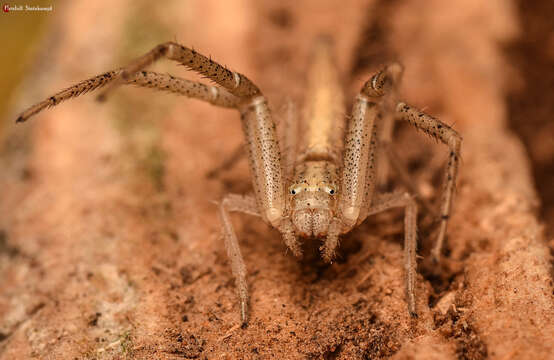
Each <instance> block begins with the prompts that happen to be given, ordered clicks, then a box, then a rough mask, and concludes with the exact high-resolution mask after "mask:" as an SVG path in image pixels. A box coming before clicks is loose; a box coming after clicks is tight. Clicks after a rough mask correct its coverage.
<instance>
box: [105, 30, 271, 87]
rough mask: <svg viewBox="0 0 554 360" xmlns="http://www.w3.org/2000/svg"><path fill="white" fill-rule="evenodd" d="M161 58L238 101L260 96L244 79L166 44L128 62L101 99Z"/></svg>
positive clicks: (208, 59)
mask: <svg viewBox="0 0 554 360" xmlns="http://www.w3.org/2000/svg"><path fill="white" fill-rule="evenodd" d="M161 58H167V59H169V60H174V61H176V62H178V63H180V64H181V65H184V66H185V67H187V68H188V69H190V70H192V71H194V72H197V73H198V74H200V75H203V76H205V77H206V78H208V79H210V80H212V81H213V82H215V83H217V84H218V85H219V86H221V87H223V88H225V89H227V90H228V91H229V92H230V93H231V94H233V95H235V96H238V97H240V98H250V97H252V96H254V95H258V94H260V90H259V89H258V87H256V85H254V84H253V83H252V82H251V81H250V80H249V79H248V78H247V77H246V76H244V75H242V74H240V73H237V72H234V71H231V70H229V69H227V68H226V67H224V66H222V65H220V64H218V63H217V62H215V61H213V60H212V59H211V58H209V57H206V56H204V55H202V54H200V53H199V52H197V51H196V50H194V49H191V48H188V47H185V46H183V45H180V44H178V43H176V42H171V41H170V42H166V43H163V44H160V45H158V46H156V47H155V48H153V49H152V50H150V51H149V52H147V53H146V54H145V55H143V56H141V57H139V58H137V59H135V60H134V61H133V62H131V63H130V64H129V65H128V66H127V67H125V68H124V69H123V71H122V73H121V76H120V79H119V80H118V81H116V82H113V83H112V84H111V85H110V86H109V87H108V88H106V90H105V91H104V93H103V94H102V95H101V96H106V94H107V93H108V92H110V91H112V90H113V89H114V88H116V87H117V86H118V85H121V84H123V83H124V82H125V81H126V80H128V79H129V78H131V77H132V75H133V74H135V73H137V72H139V71H141V70H142V69H144V68H146V67H147V66H149V65H151V64H153V63H154V62H156V61H157V60H159V59H161Z"/></svg>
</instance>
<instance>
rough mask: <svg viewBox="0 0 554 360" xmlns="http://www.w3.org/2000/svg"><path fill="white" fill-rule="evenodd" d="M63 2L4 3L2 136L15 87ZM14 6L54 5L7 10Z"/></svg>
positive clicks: (0, 97)
mask: <svg viewBox="0 0 554 360" xmlns="http://www.w3.org/2000/svg"><path fill="white" fill-rule="evenodd" d="M59 3H63V2H61V1H54V0H33V1H30V2H19V1H18V2H3V3H2V10H0V11H1V13H0V34H2V35H1V36H2V45H1V46H0V48H1V51H0V79H1V85H0V135H2V132H3V129H4V125H5V123H1V121H2V119H4V120H3V121H4V122H5V121H8V120H9V119H8V118H7V117H6V116H5V115H6V111H7V107H8V104H9V103H10V100H11V97H12V96H13V95H14V90H15V89H16V87H17V85H18V84H19V82H20V81H21V79H22V78H23V76H24V74H25V72H26V70H27V69H28V67H29V66H31V65H32V62H31V61H30V60H29V59H32V58H33V57H32V53H33V51H35V50H36V47H35V45H36V44H37V42H38V41H39V40H40V38H41V35H42V33H43V32H42V31H41V30H43V29H44V28H45V27H46V26H48V24H49V22H50V21H51V20H52V19H53V18H54V14H55V13H56V6H57V5H59ZM5 4H7V5H10V6H23V7H25V5H29V6H39V7H49V6H50V5H51V6H52V11H10V12H4V11H3V7H4V5H5ZM0 137H1V136H0Z"/></svg>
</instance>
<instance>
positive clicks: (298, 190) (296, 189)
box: [289, 186, 302, 195]
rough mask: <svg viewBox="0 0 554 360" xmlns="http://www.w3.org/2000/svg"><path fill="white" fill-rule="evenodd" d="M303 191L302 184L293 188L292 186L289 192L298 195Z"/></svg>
mask: <svg viewBox="0 0 554 360" xmlns="http://www.w3.org/2000/svg"><path fill="white" fill-rule="evenodd" d="M301 191H302V186H295V187H291V188H290V191H289V193H290V194H291V195H296V194H298V193H299V192H301Z"/></svg>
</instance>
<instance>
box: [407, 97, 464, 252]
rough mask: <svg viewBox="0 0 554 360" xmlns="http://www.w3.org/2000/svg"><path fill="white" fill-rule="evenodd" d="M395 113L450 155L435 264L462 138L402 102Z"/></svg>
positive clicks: (448, 207)
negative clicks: (445, 146)
mask: <svg viewBox="0 0 554 360" xmlns="http://www.w3.org/2000/svg"><path fill="white" fill-rule="evenodd" d="M396 112H397V113H398V115H399V117H400V118H401V119H402V120H405V121H408V122H409V123H410V124H412V125H413V126H415V127H416V128H417V129H419V130H422V131H423V132H424V133H426V134H427V135H429V136H431V137H434V138H435V139H438V140H440V141H441V142H442V143H443V144H445V145H447V146H448V148H449V150H450V153H449V158H448V164H447V166H446V171H445V174H444V189H443V191H442V196H441V207H440V230H439V234H438V237H437V241H436V243H435V246H434V247H433V249H432V251H431V255H432V257H433V260H434V261H435V262H438V261H440V256H441V250H442V246H443V243H444V238H445V235H446V227H447V225H448V219H449V217H450V211H451V209H452V199H453V197H454V190H455V188H456V178H457V176H458V167H459V165H460V152H461V146H462V137H461V136H460V135H459V134H458V133H457V132H456V130H454V129H452V128H451V127H450V126H448V125H446V124H445V123H443V122H441V121H440V120H438V119H435V118H433V117H432V116H430V115H427V114H425V113H423V112H421V111H419V110H417V109H415V108H413V107H411V106H409V105H406V104H405V103H403V102H400V103H398V105H397V106H396Z"/></svg>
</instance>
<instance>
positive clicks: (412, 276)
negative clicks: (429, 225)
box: [368, 193, 417, 317]
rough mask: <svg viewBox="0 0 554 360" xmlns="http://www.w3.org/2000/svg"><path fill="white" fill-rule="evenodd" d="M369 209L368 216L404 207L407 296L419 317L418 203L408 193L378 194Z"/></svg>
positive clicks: (411, 310)
mask: <svg viewBox="0 0 554 360" xmlns="http://www.w3.org/2000/svg"><path fill="white" fill-rule="evenodd" d="M373 201H374V203H373V204H372V206H371V207H370V208H369V210H368V216H369V215H373V214H377V213H380V212H383V211H386V210H388V209H391V208H395V207H403V208H404V271H405V276H406V296H407V298H408V311H409V312H410V315H411V316H412V317H417V311H416V305H415V304H416V301H415V281H416V275H417V261H416V252H417V223H416V221H417V204H416V202H415V200H414V199H413V197H412V196H410V195H409V194H408V193H388V194H378V195H376V196H375V198H374V199H373Z"/></svg>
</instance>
